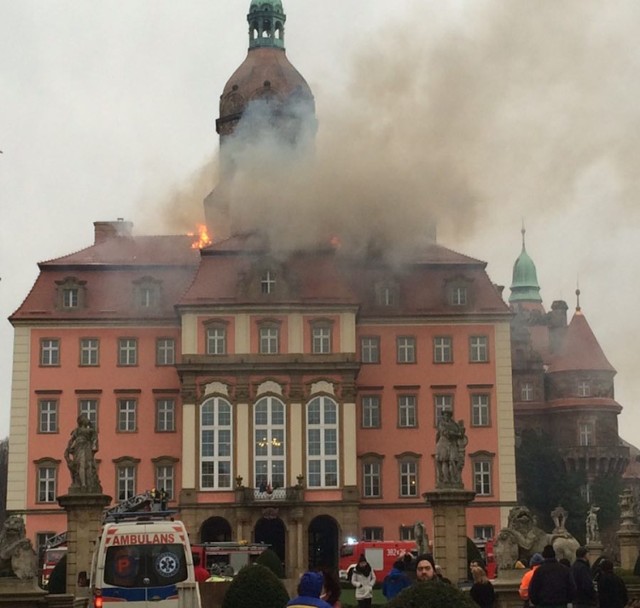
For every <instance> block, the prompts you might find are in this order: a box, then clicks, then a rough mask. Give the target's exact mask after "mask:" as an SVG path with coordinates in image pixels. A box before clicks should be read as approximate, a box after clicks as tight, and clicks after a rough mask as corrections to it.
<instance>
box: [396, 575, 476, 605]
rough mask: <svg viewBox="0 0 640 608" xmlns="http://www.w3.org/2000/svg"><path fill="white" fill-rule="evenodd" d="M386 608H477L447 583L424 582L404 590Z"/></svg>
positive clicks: (468, 598) (464, 595) (469, 599)
mask: <svg viewBox="0 0 640 608" xmlns="http://www.w3.org/2000/svg"><path fill="white" fill-rule="evenodd" d="M387 608H478V607H477V605H476V604H475V603H474V602H473V601H472V600H471V598H470V597H469V596H468V595H466V594H465V593H463V592H462V591H460V589H457V588H456V587H452V586H451V585H448V584H447V583H441V582H439V581H438V582H432V581H428V582H424V583H416V584H415V585H413V586H411V587H409V588H407V589H405V590H404V591H402V593H400V595H398V596H396V597H395V598H393V599H392V600H391V601H390V602H389V603H388V604H387Z"/></svg>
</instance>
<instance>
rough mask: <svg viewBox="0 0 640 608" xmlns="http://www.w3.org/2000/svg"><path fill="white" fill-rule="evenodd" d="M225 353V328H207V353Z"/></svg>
mask: <svg viewBox="0 0 640 608" xmlns="http://www.w3.org/2000/svg"><path fill="white" fill-rule="evenodd" d="M226 354H227V328H226V327H209V328H207V355H226Z"/></svg>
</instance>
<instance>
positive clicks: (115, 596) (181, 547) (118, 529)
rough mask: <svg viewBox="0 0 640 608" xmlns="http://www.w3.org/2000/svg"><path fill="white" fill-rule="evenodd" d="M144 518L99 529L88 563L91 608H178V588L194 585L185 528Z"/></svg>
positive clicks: (165, 521) (167, 521) (177, 523)
mask: <svg viewBox="0 0 640 608" xmlns="http://www.w3.org/2000/svg"><path fill="white" fill-rule="evenodd" d="M149 515H150V514H147V515H145V516H142V515H137V516H136V517H135V518H133V519H131V520H118V519H116V521H113V522H109V523H106V524H104V526H103V528H102V532H101V534H100V536H99V538H98V540H97V542H96V549H95V551H94V554H93V560H92V564H91V578H90V582H89V585H90V587H91V592H92V601H93V603H92V604H91V608H103V607H105V608H106V607H107V606H111V605H112V604H115V603H116V602H118V605H119V606H123V608H125V607H126V608H178V590H177V584H178V583H182V582H195V577H194V573H193V559H192V556H191V545H190V543H189V536H188V535H187V531H186V529H185V526H184V524H183V523H182V522H181V521H170V520H156V519H153V518H152V517H149ZM196 589H197V586H196Z"/></svg>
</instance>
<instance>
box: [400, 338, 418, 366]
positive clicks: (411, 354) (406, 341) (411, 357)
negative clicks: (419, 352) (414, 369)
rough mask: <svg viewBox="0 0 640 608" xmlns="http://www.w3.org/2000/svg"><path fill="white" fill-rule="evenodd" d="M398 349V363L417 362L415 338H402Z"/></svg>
mask: <svg viewBox="0 0 640 608" xmlns="http://www.w3.org/2000/svg"><path fill="white" fill-rule="evenodd" d="M396 347H397V360H398V363H415V362H416V339H415V338H414V337H413V336H400V337H399V338H397V341H396Z"/></svg>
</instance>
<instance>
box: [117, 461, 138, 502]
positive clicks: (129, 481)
mask: <svg viewBox="0 0 640 608" xmlns="http://www.w3.org/2000/svg"><path fill="white" fill-rule="evenodd" d="M117 471H118V473H117V478H118V481H117V483H118V489H117V490H118V500H128V499H129V498H133V497H134V496H135V495H136V467H135V465H129V464H127V465H120V466H118V468H117Z"/></svg>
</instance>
